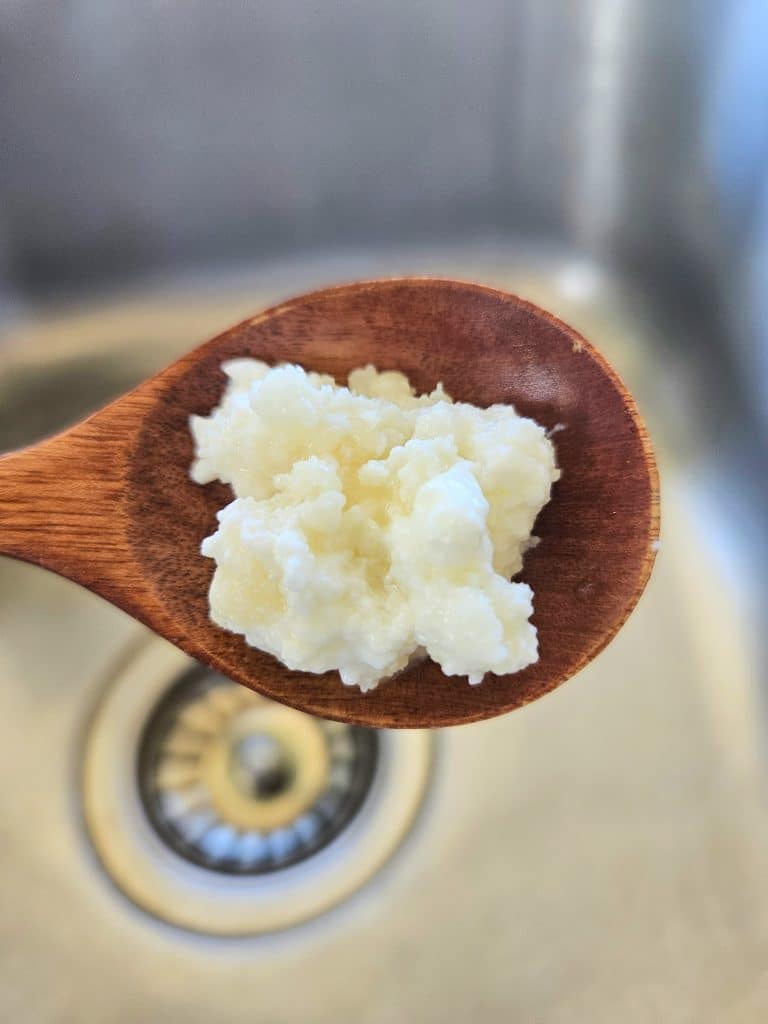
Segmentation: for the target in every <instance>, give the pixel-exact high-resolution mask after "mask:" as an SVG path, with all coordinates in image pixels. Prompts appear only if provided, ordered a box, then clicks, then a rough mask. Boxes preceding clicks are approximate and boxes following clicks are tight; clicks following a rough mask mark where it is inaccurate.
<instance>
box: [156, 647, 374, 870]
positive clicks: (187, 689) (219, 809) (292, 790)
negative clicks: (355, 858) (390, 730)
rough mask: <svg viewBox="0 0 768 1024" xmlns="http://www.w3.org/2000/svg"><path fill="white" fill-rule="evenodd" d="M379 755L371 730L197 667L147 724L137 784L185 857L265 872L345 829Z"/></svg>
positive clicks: (308, 854)
mask: <svg viewBox="0 0 768 1024" xmlns="http://www.w3.org/2000/svg"><path fill="white" fill-rule="evenodd" d="M377 751H378V738H377V734H376V732H375V731H373V730H371V729H360V728H356V727H353V726H348V725H341V724H340V723H338V722H326V721H323V720H322V719H318V718H311V717H310V716H309V715H304V714H301V713H297V712H296V711H294V710H293V709H291V708H287V707H285V706H284V705H282V704H276V703H274V702H273V701H269V700H266V699H265V698H263V697H259V696H258V695H257V694H255V693H252V692H251V691H250V690H246V689H245V688H244V687H242V686H238V685H237V683H233V682H231V681H230V680H228V679H225V678H223V677H221V676H218V675H214V674H213V673H210V672H206V671H205V670H204V669H202V668H198V667H196V668H193V669H192V670H191V671H190V672H189V673H188V674H187V675H186V676H185V677H184V678H183V679H181V680H180V681H179V682H178V683H177V684H176V685H175V686H174V687H173V688H172V689H171V690H170V692H169V693H168V695H167V697H165V698H164V699H163V700H162V701H161V702H160V704H159V705H158V706H157V708H156V710H155V712H154V713H153V715H152V717H151V718H150V720H149V722H148V723H147V728H146V730H145V732H144V736H143V737H142V741H141V743H140V746H139V759H138V777H139V788H140V792H141V795H142V799H143V801H144V807H145V809H146V812H147V815H148V817H149V820H150V821H151V822H152V824H153V825H154V827H155V828H156V830H157V832H158V834H159V835H161V836H162V837H163V838H164V839H165V840H166V842H167V843H168V845H169V846H170V847H171V848H172V849H174V850H176V851H177V852H178V853H179V854H180V855H181V856H183V857H186V858H188V859H189V860H190V861H192V862H193V863H195V864H199V865H201V866H202V867H206V868H210V869H212V870H216V871H222V872H227V873H237V874H263V873H266V872H269V871H279V870H281V869H283V868H285V867H288V866H289V865H291V864H296V863H299V862H300V861H302V860H305V859H307V858H308V857H312V856H314V854H316V853H317V851H318V850H320V849H322V848H323V847H324V846H325V845H327V844H328V843H329V842H331V841H332V840H333V839H335V838H336V836H337V835H339V834H340V833H341V832H342V831H343V830H344V829H345V828H346V827H347V825H348V824H349V822H350V821H351V820H352V818H353V817H354V815H355V814H356V813H357V811H358V810H359V808H360V806H361V804H362V802H363V800H364V799H365V797H366V794H367V793H368V790H369V789H370V786H371V783H372V781H373V777H374V772H375V768H376V755H377Z"/></svg>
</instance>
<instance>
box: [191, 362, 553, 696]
mask: <svg viewBox="0 0 768 1024" xmlns="http://www.w3.org/2000/svg"><path fill="white" fill-rule="evenodd" d="M223 368H224V371H225V372H226V374H227V376H228V377H229V385H228V387H227V390H226V392H225V394H224V397H223V399H222V401H221V404H220V405H219V406H218V407H217V408H216V409H214V410H213V412H212V413H211V415H210V416H193V417H192V418H191V423H190V426H191V430H192V435H193V438H194V442H195V454H196V458H195V462H194V465H193V467H192V478H193V479H194V480H195V481H196V482H197V483H200V484H205V483H208V482H210V481H212V480H217V479H218V480H222V481H224V482H225V483H228V484H230V485H231V486H232V489H233V491H234V494H235V499H234V501H232V502H231V503H230V504H229V505H227V506H226V508H224V509H222V510H221V511H220V512H219V514H218V520H219V526H218V529H217V530H216V532H215V533H214V534H213V535H212V536H210V537H207V538H206V539H205V540H204V541H203V544H202V553H203V554H204V555H206V556H207V557H208V558H212V559H214V560H215V562H216V570H215V573H214V576H213V582H212V584H211V589H210V594H209V600H210V611H211V618H212V619H213V621H214V622H216V623H217V624H218V625H220V626H223V627H224V628H225V629H228V630H231V631H232V632H234V633H240V634H242V635H243V636H244V637H245V639H246V641H247V642H248V643H249V644H251V645H252V646H253V647H258V648H261V649H262V650H264V651H268V652H269V653H270V654H273V655H275V656H276V657H277V658H279V659H280V661H282V662H283V663H284V664H285V665H287V666H288V667H289V668H291V669H302V670H304V671H309V672H325V671H327V670H329V669H338V671H339V673H340V675H341V678H342V680H343V681H344V682H345V683H348V684H350V685H355V686H359V687H360V688H361V689H362V690H368V689H371V688H372V687H374V686H375V685H376V683H377V682H379V681H380V680H381V679H383V678H384V677H386V676H390V675H392V674H393V673H395V672H397V671H398V670H400V669H402V668H404V667H405V666H406V665H407V664H408V662H409V660H410V659H411V657H412V656H414V655H419V654H423V653H426V654H428V655H429V656H430V657H431V658H433V659H434V660H435V661H436V662H438V663H439V665H440V666H441V668H442V670H443V672H445V673H446V674H447V675H463V676H467V677H468V679H469V682H470V683H479V682H480V681H481V680H482V678H483V676H484V675H485V674H486V673H487V672H493V673H498V674H500V673H507V672H517V671H518V670H520V669H522V668H525V666H526V665H530V664H531V663H532V662H534V661H536V660H537V659H538V647H537V639H536V629H535V628H534V626H533V625H532V624H531V622H529V618H530V616H531V613H532V610H533V608H532V599H533V593H532V591H531V589H530V587H528V586H527V585H526V584H525V583H518V582H515V583H513V582H510V577H511V576H513V575H514V574H515V573H517V572H518V571H519V570H520V568H521V567H522V563H523V554H524V552H525V550H526V549H527V548H528V547H530V546H531V544H532V543H534V539H533V538H532V537H531V529H532V527H533V523H534V520H535V518H536V515H537V514H538V512H539V510H540V509H541V508H542V506H543V505H545V504H546V503H547V501H548V500H549V495H550V488H551V485H552V483H553V481H555V480H557V478H558V476H559V472H558V470H557V466H556V462H555V451H554V448H553V446H552V443H551V441H550V440H549V439H548V437H547V435H546V433H545V431H544V429H543V428H542V427H540V426H539V425H538V424H537V423H535V422H534V421H533V420H530V419H524V418H522V417H521V416H518V415H517V413H516V412H515V410H514V409H513V408H512V407H511V406H508V405H494V406H491V407H490V408H488V409H479V408H476V407H475V406H473V405H468V404H466V403H463V402H453V401H452V400H451V398H449V396H448V395H446V394H445V392H444V391H443V390H442V387H441V386H440V385H438V387H437V388H436V389H435V391H433V392H432V394H430V395H421V396H420V397H416V396H415V394H414V391H413V389H412V388H411V386H410V384H409V383H408V380H407V378H406V377H405V376H404V375H403V374H401V373H395V372H386V373H378V372H377V371H376V369H374V367H372V366H367V367H365V368H364V369H359V370H355V371H353V372H352V373H351V374H350V376H349V384H348V386H347V387H339V386H337V385H336V384H335V382H334V381H333V379H332V378H331V377H326V376H322V375H320V374H316V373H308V372H306V371H305V370H303V369H302V368H301V367H299V366H291V365H283V366H276V367H269V366H267V365H266V364H265V363H261V362H257V361H256V360H253V359H236V360H233V361H231V362H228V363H225V364H224V367H223Z"/></svg>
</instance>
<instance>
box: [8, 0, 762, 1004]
mask: <svg viewBox="0 0 768 1024" xmlns="http://www.w3.org/2000/svg"><path fill="white" fill-rule="evenodd" d="M767 46H768V6H766V4H765V3H764V0H675V2H674V3H670V2H669V0H473V2H472V3H471V4H462V3H447V2H446V0H419V2H418V3H413V0H388V2H387V3H378V4H374V3H365V2H362V3H347V4H343V3H342V4H317V3H314V2H308V0H284V2H282V3H279V4H258V5H250V4H240V5H237V4H234V5H233V4H230V5H220V4H211V3H210V2H209V0H187V2H186V3H184V4H167V3H166V4H157V3H140V2H139V3H134V4H131V5H127V4H125V2H124V0H99V2H98V3H94V2H92V0H69V2H68V3H66V4H30V3H27V4H22V3H10V4H7V3H6V4H0V140H2V141H1V142H0V450H2V449H4V448H10V447H14V446H16V445H20V444H23V443H25V442H26V441H28V440H32V439H33V438H35V437H39V436H41V435H42V434H44V433H46V432H48V431H51V430H53V429H55V428H57V427H59V426H61V425H63V424H65V423H67V422H71V421H73V420H74V419H76V418H77V417H79V416H80V415H82V414H83V413H84V412H86V411H88V410H89V409H93V408H94V407H96V406H97V405H99V404H100V403H102V402H104V401H105V400H106V399H108V398H109V397H110V396H112V395H114V394H117V393H118V392H120V391H122V390H124V389H126V388H128V387H130V386H131V384H132V383H134V382H136V381H138V380H140V379H141V378H143V377H144V376H146V374H148V373H150V372H151V371H152V370H154V369H156V368H159V367H161V366H162V365H164V364H165V363H167V362H169V361H170V360H171V359H172V358H173V357H174V356H175V355H176V354H177V353H180V352H182V351H184V350H186V349H189V348H190V347H191V346H193V345H194V344H196V343H197V342H199V341H202V340H204V339H205V338H207V337H209V336H211V335H212V334H213V333H214V332H216V331H217V330H219V329H221V328H223V327H226V326H228V325H229V324H231V323H232V322H234V321H236V320H237V319H238V318H239V317H243V316H246V315H247V314H249V313H252V312H253V311H254V310H257V309H259V308H260V307H262V306H263V305H264V304H266V303H268V302H271V301H273V300H276V299H278V298H279V297H282V296H285V295H287V294H289V293H295V292H299V291H302V290H304V289H306V288H309V287H312V286H315V285H320V284H325V283H329V282H332V281H341V280H349V279H358V278H361V277H371V276H376V275H386V274H394V273H437V274H445V275H453V276H461V277H468V278H473V279H477V280H481V281H487V282H490V283H498V284H499V285H501V286H503V287H508V288H511V289H513V290H516V291H519V292H520V293H522V294H524V295H526V296H528V297H530V298H532V299H534V300H538V301H539V302H541V303H542V304H543V305H545V306H548V307H550V308H551V309H553V310H554V311H555V312H558V313H560V314H561V315H562V316H563V317H564V318H565V319H568V320H571V321H572V322H573V323H574V324H575V325H576V326H577V327H579V328H580V329H581V330H582V331H583V332H584V333H585V334H586V335H587V336H588V337H590V338H592V339H593V340H594V341H595V342H596V343H597V345H598V346H600V347H601V348H602V349H603V350H604V351H605V353H606V355H608V357H609V358H610V359H612V360H613V361H614V362H615V364H616V366H617V367H618V368H619V370H620V371H621V372H622V374H623V375H624V377H625V378H626V380H627V382H628V383H629V384H630V386H631V387H632V389H633V390H634V391H635V392H636V394H637V396H638V398H639V400H640V404H641V407H642V410H643V412H644V413H645V415H646V417H647V419H648V422H649V425H650V428H651V433H652V436H653V439H654V442H655V444H656V447H657V450H658V455H659V462H660V468H661V481H662V518H663V522H662V548H661V551H660V553H659V557H658V562H657V567H656V571H655V575H654V577H653V579H652V581H651V584H650V586H649V588H648V591H647V593H646V594H645V596H644V598H643V600H642V601H641V603H640V605H639V607H638V608H637V610H636V611H635V613H634V614H633V616H632V618H631V619H630V621H629V623H628V624H627V626H626V628H625V629H624V630H623V631H622V632H621V634H620V635H619V637H618V638H617V639H616V641H615V642H614V643H613V644H612V645H611V646H610V647H609V648H608V649H607V650H606V651H605V652H604V654H603V655H602V656H601V657H600V658H599V659H598V660H597V662H596V663H594V664H593V665H591V666H590V667H589V668H588V670H586V671H585V672H584V673H582V674H581V675H580V676H579V677H578V678H576V679H574V680H572V681H571V682H570V683H569V684H568V685H566V686H564V687H563V688H561V689H560V690H558V691H557V692H556V693H554V694H552V695H550V696H548V697H546V698H545V699H544V700H542V701H540V702H537V703H536V704H534V705H532V706H530V707H527V708H525V709H523V710H521V711H518V712H516V713H514V714H513V715H511V716H509V717H507V718H504V719H502V720H496V721H493V722H489V723H486V724H483V725H478V726H472V727H466V728H461V729H456V730H451V731H448V732H445V733H441V734H439V735H436V736H431V735H423V734H417V733H414V734H407V735H406V734H402V735H400V734H399V735H398V736H392V735H390V734H381V735H378V734H377V735H375V736H373V737H372V736H367V737H360V736H354V735H350V734H348V733H341V734H338V735H334V734H333V732H332V731H330V732H329V731H328V730H327V729H326V728H325V727H324V726H323V725H322V724H321V723H318V722H316V721H313V720H304V719H293V718H285V717H283V715H282V712H280V711H279V710H278V711H275V710H274V709H269V708H264V707H261V706H259V705H258V703H257V704H256V705H248V706H246V705H240V704H238V700H239V696H240V695H239V694H237V695H233V693H232V692H231V691H230V690H229V689H228V688H227V686H226V683H225V682H224V681H222V680H217V679H214V678H210V677H200V676H199V675H197V674H196V671H195V669H194V666H190V664H189V663H188V662H187V661H185V660H184V659H183V658H180V657H179V656H178V655H177V654H176V653H175V652H174V651H173V649H171V648H169V647H167V646H166V645H164V644H162V643H160V642H159V641H156V640H154V639H153V638H151V637H150V636H148V634H146V632H145V631H144V630H143V629H141V628H140V627H139V626H137V625H136V624H135V623H134V622H132V621H131V620H129V619H127V618H126V617H125V616H123V615H121V614H120V613H119V612H116V611H115V610H114V609H112V608H110V607H108V606H107V605H105V604H104V603H102V602H101V601H99V600H98V599H96V598H94V597H92V596H90V595H89V594H87V593H85V592H83V591H81V590H79V589H78V588H77V587H75V586H73V585H71V584H69V583H67V582H65V581H63V580H61V579H57V578H55V577H53V576H51V575H47V574H46V573H44V572H42V571H38V570H35V569H33V568H30V567H28V566H24V565H20V564H15V563H12V562H10V561H3V562H1V563H0V1020H2V1021H6V1020H8V1021H14V1022H15V1021H18V1022H20V1024H27V1022H30V1024H70V1022H71V1024H82V1022H84V1021H85V1022H88V1024H90V1022H91V1021H94V1022H98V1024H134V1022H136V1021H149V1022H154V1021H163V1022H168V1024H176V1022H184V1024H196V1022H199V1024H209V1022H210V1021H215V1022H218V1021H226V1022H228V1024H229V1022H232V1024H236V1022H241V1021H242V1022H246V1021H248V1022H250V1021H253V1020H257V1021H259V1022H264V1024H294V1022H301V1024H305V1022H308V1021H310V1022H312V1024H324V1022H326V1021H327V1022H336V1021H338V1020H350V1021H354V1022H356V1024H357V1022H359V1024H401V1022H406V1024H409V1022H411V1021H413V1022H418V1024H432V1022H434V1024H454V1022H456V1024H458V1022H464V1021H466V1020H477V1021H478V1022H482V1024H486V1022H488V1024H501V1022H505V1024H506V1022H510V1021H512V1022H515V1024H517V1022H521V1024H523V1022H524V1024H615V1022H617V1021H621V1022H622V1024H647V1022H649V1021H661V1022H663V1024H762V1022H764V1021H765V1020H768V972H767V971H766V951H768V887H767V886H766V884H765V878H766V870H765V865H766V861H767V859H768V801H766V759H765V749H766V700H765V692H766V690H765V679H766V675H765V671H766V666H768V658H767V657H766V654H768V645H766V639H765V626H764V621H763V620H764V618H765V607H766V598H768V592H766V585H765V581H766V579H768V538H767V537H766V530H765V523H766V521H768V484H767V481H768V476H767V475H766V459H765V455H766V444H765V436H766V429H767V428H768V385H767V384H766V381H767V380H768V303H767V302H766V296H768V188H767V187H766V182H768V119H767V118H766V116H765V111H766V108H767V106H768V60H766V55H767V49H766V48H767ZM488 685H492V684H488ZM243 692H245V691H243ZM262 713H263V714H262ZM185 716H187V717H185ZM188 716H192V717H194V718H195V720H196V722H197V726H196V729H197V731H196V732H195V734H194V735H193V736H190V735H188V734H184V735H181V736H180V735H179V731H178V728H177V727H178V726H179V723H180V722H182V720H184V721H187V720H188ZM193 732H194V730H193ZM190 744H192V748H191V749H192V753H193V754H196V755H200V756H199V758H198V761H197V762H196V764H199V765H200V766H202V767H201V768H200V770H198V768H197V767H196V768H195V770H194V771H193V772H192V773H191V774H190V772H189V771H188V769H189V764H186V763H185V762H184V758H185V757H186V756H187V755H189V754H190ZM201 746H204V747H205V753H204V754H203V753H202V752H201ZM169 752H170V754H171V755H172V756H169ZM222 759H223V760H222ZM222 763H225V764H226V766H227V772H226V774H222V772H221V765H222ZM286 766H287V767H286ZM297 772H298V773H301V772H305V773H307V774H306V776H304V775H302V776H301V778H305V777H306V778H308V779H309V783H308V788H307V789H302V788H301V787H299V786H298V784H296V785H295V784H294V783H296V779H297V778H299V775H297V774H296V773H297ZM299 789H301V792H302V793H304V794H305V796H304V797H303V798H302V800H298V792H299ZM307 793H309V794H310V795H309V796H307V795H306V794H307ZM297 801H298V802H297ZM302 801H303V802H302Z"/></svg>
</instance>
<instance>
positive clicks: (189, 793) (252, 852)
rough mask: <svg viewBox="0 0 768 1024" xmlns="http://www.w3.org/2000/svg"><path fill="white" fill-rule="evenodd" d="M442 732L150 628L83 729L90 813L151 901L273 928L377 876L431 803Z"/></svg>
mask: <svg viewBox="0 0 768 1024" xmlns="http://www.w3.org/2000/svg"><path fill="white" fill-rule="evenodd" d="M432 750H433V738H432V736H431V735H430V734H428V733H427V732H422V731H420V730H406V729H404V730H399V731H398V730H387V729H384V730H371V731H369V730H366V729H359V728H354V727H349V726H345V725H340V724H337V723H334V722H325V721H323V720H321V719H317V718H313V717H312V716H311V715H305V714H303V713H302V712H300V711H296V710H294V709H292V708H287V707H285V706H283V705H282V704H275V703H273V702H272V701H269V700H267V699H266V698H263V697H259V696H258V695H256V694H254V693H251V692H250V691H249V690H245V689H243V688H242V687H240V686H236V685H235V684H234V683H231V682H229V681H228V680H225V679H223V678H222V677H220V676H217V675H214V674H212V673H210V672H208V671H207V670H205V669H204V668H202V667H201V666H199V665H197V664H196V663H195V662H193V661H191V660H190V659H189V658H188V657H187V656H186V655H184V654H182V653H181V651H179V650H177V649H176V648H174V647H172V646H171V645H170V644H167V643H165V642H164V641H162V640H159V639H158V638H157V637H151V636H148V637H147V638H146V639H145V640H144V641H143V642H142V643H141V644H140V645H138V646H137V647H136V649H135V650H134V652H133V655H132V657H131V658H129V659H127V660H126V661H125V662H123V664H122V665H121V667H120V669H119V671H118V672H117V673H116V674H115V675H114V676H113V677H112V679H111V680H110V684H109V686H108V687H107V688H106V689H105V691H104V693H103V695H102V698H101V700H100V702H99V704H98V706H97V708H96V709H95V710H94V715H93V718H92V719H91V722H90V725H89V729H88V732H87V734H86V735H85V743H84V747H83V758H82V764H81V784H82V812H83V823H84V825H85V827H86V830H87V835H88V839H89V841H90V843H91V845H92V846H93V849H94V851H95V853H96V855H97V858H98V861H99V862H100V864H101V866H102V867H103V869H104V871H105V873H106V874H107V876H108V877H109V878H110V879H111V880H112V882H114V883H115V885H116V886H117V888H118V889H120V890H121V891H122V892H123V894H124V895H125V896H126V897H127V898H128V899H130V900H131V901H132V902H133V903H134V904H135V905H136V906H138V907H141V908H142V909H143V910H144V911H146V912H147V913H149V914H151V915H153V916H154V917H156V918H158V919H160V920H162V921H165V922H167V923H168V924H171V925H175V926H177V927H180V928H185V929H188V930H191V931H195V932H200V933H203V934H206V935H220V936H246V935H263V934H268V933H271V932H275V931H279V930H281V929H283V928H289V927H292V926H294V925H298V924H300V923H302V922H303V921H307V920H309V919H310V918H312V917H316V916H317V915H318V914H322V913H324V912H325V911H327V910H330V909H331V908H332V907H334V906H336V905H337V904H338V903H341V902H342V901H343V900H345V899H347V898H348V897H350V896H351V895H352V893H354V892H355V891H356V890H357V889H359V888H360V887H361V886H362V885H364V884H365V883H366V882H368V881H369V879H371V878H372V877H373V876H374V875H375V874H376V872H377V871H379V870H380V869H381V868H382V866H383V865H384V864H385V863H386V862H387V861H388V860H389V859H390V857H391V856H392V855H393V853H394V852H395V850H397V849H398V847H399V846H400V845H401V844H402V843H403V841H404V839H405V837H406V835H407V834H408V832H409V830H410V828H411V825H412V824H413V822H414V820H415V818H416V816H417V814H418V813H419V812H420V809H421V807H422V805H423V803H424V800H425V796H426V793H427V789H428V784H429V780H430V778H431V773H432V763H433V762H432Z"/></svg>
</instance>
